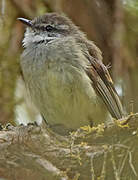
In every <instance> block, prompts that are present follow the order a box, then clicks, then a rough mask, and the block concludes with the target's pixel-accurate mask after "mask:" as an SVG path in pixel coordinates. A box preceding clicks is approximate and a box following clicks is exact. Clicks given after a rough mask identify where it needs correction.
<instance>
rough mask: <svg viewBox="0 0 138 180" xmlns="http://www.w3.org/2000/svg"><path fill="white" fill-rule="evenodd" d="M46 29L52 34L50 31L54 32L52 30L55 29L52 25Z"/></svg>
mask: <svg viewBox="0 0 138 180" xmlns="http://www.w3.org/2000/svg"><path fill="white" fill-rule="evenodd" d="M45 29H46V30H47V31H49V32H50V31H52V30H53V29H54V27H53V26H51V25H47V26H46V27H45Z"/></svg>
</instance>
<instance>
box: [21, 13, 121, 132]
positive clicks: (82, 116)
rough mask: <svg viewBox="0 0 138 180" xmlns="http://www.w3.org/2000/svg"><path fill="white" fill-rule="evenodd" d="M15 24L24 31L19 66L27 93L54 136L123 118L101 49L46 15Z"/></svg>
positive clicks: (60, 20)
mask: <svg viewBox="0 0 138 180" xmlns="http://www.w3.org/2000/svg"><path fill="white" fill-rule="evenodd" d="M18 19H19V20H20V21H21V22H22V23H24V24H25V25H27V29H26V32H25V35H24V39H23V47H24V51H23V53H22V56H21V61H20V64H21V69H22V73H23V78H24V81H25V85H26V89H27V91H28V92H29V95H30V97H31V100H32V102H33V103H34V105H35V106H36V108H37V109H38V111H39V112H40V114H41V115H42V117H43V119H44V120H45V122H46V123H47V125H49V127H51V129H52V130H53V131H55V132H57V133H59V134H61V135H66V134H68V133H69V132H70V131H73V130H76V129H77V128H79V127H81V126H84V125H93V124H94V125H97V124H98V123H100V122H104V121H105V120H106V119H109V118H110V117H111V116H112V117H113V118H115V119H120V118H122V117H123V114H124V113H123V108H122V104H121V102H120V100H119V97H118V94H117V92H116V90H115V88H114V86H113V82H112V79H111V77H110V75H109V72H108V69H107V67H106V66H105V65H104V64H103V62H102V53H101V51H100V49H99V48H98V47H97V46H96V45H95V44H94V42H92V41H90V40H88V39H87V37H86V35H85V34H84V33H83V32H82V31H81V30H80V29H79V28H78V27H77V26H76V25H75V24H73V22H72V21H71V20H70V19H69V18H68V17H66V16H65V15H62V14H58V13H46V14H44V15H42V16H40V17H36V18H35V19H33V20H28V19H25V18H18ZM108 112H109V113H110V115H111V116H110V115H109V113H108Z"/></svg>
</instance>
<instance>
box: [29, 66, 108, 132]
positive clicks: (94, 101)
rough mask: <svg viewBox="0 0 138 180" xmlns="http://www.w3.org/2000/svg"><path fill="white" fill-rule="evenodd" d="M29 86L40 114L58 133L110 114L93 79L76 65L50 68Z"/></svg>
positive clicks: (98, 120) (74, 128)
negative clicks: (64, 67) (56, 68)
mask: <svg viewBox="0 0 138 180" xmlns="http://www.w3.org/2000/svg"><path fill="white" fill-rule="evenodd" d="M36 78H37V77H36ZM28 88H29V90H30V92H31V96H32V100H33V102H34V104H35V105H36V107H37V108H38V110H39V111H40V113H41V115H42V116H43V117H44V119H45V120H46V121H47V123H48V124H49V125H50V126H51V127H52V128H53V129H54V130H55V131H57V132H58V133H61V134H64V133H62V130H63V129H64V131H63V132H65V130H67V131H72V130H76V129H77V128H79V127H81V126H85V125H91V124H94V125H95V124H98V123H100V122H104V121H105V119H106V117H107V114H106V111H105V109H104V105H103V104H102V103H101V102H100V101H99V100H98V98H97V95H96V94H95V91H94V89H93V88H92V85H91V81H90V79H89V78H88V76H87V75H86V74H85V72H80V71H79V70H77V69H76V68H72V67H71V68H70V69H68V71H67V70H66V69H58V71H55V69H50V70H47V72H46V73H45V75H39V78H38V79H37V83H36V81H35V82H33V81H29V83H28Z"/></svg>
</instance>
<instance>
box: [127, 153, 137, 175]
mask: <svg viewBox="0 0 138 180" xmlns="http://www.w3.org/2000/svg"><path fill="white" fill-rule="evenodd" d="M128 154H129V164H130V167H131V169H132V171H133V173H134V174H135V176H136V177H137V176H138V175H137V172H136V170H135V167H134V165H133V163H132V153H131V151H129V152H128Z"/></svg>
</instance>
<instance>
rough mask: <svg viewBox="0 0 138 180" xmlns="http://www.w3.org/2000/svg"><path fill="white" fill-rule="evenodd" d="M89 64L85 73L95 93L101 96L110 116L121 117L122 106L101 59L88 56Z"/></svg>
mask: <svg viewBox="0 0 138 180" xmlns="http://www.w3.org/2000/svg"><path fill="white" fill-rule="evenodd" d="M88 58H89V61H90V63H91V66H90V67H88V68H87V70H86V71H87V74H88V76H89V77H90V79H91V80H92V85H93V87H94V89H95V91H96V93H97V94H99V96H100V97H101V98H102V100H103V102H104V103H105V105H106V106H107V109H108V110H109V112H110V113H111V115H112V117H114V118H116V119H120V118H122V117H123V108H122V104H121V102H120V100H119V97H118V94H117V92H116V90H115V88H114V86H113V82H112V79H111V77H110V75H109V72H108V70H107V68H106V66H105V65H104V64H103V63H102V61H100V60H97V59H95V58H92V57H91V56H90V57H88Z"/></svg>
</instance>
